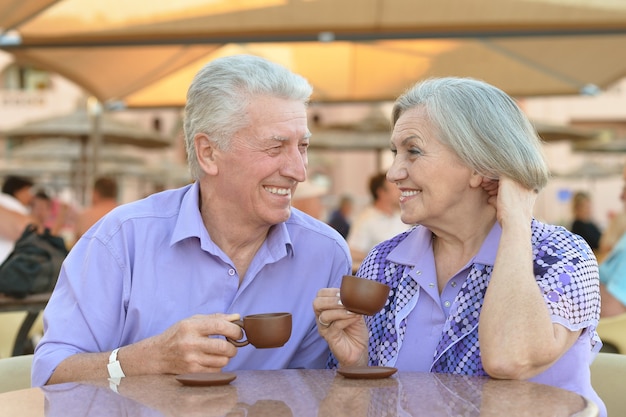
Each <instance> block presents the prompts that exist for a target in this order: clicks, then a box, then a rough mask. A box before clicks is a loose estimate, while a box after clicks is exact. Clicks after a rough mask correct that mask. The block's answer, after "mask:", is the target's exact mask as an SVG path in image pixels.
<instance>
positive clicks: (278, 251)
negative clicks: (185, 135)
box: [170, 181, 293, 259]
mask: <svg viewBox="0 0 626 417" xmlns="http://www.w3.org/2000/svg"><path fill="white" fill-rule="evenodd" d="M187 187H188V189H187V191H186V192H185V193H184V195H183V198H182V200H181V203H180V212H179V215H178V219H177V220H176V226H175V227H174V231H173V233H172V238H171V240H170V245H174V244H175V243H177V242H180V241H182V240H184V239H187V238H191V237H197V238H198V239H200V246H201V247H202V249H204V250H208V251H211V252H212V250H211V248H214V247H215V243H213V240H211V237H210V236H209V234H208V232H207V230H206V227H205V226H204V222H203V221H202V215H201V213H200V186H199V184H198V182H197V181H196V182H194V183H193V184H191V185H189V186H187ZM264 246H266V247H267V250H268V251H269V252H270V253H271V254H272V255H273V257H274V258H275V259H280V258H281V257H283V256H285V255H286V253H289V254H291V255H293V244H292V242H291V237H290V235H289V230H288V228H287V225H286V223H285V222H282V223H279V224H276V225H274V226H272V227H271V228H270V231H269V234H268V236H267V239H266V241H265V243H264Z"/></svg>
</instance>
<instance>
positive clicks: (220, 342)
mask: <svg viewBox="0 0 626 417" xmlns="http://www.w3.org/2000/svg"><path fill="white" fill-rule="evenodd" d="M311 91H312V88H311V86H310V85H309V83H308V82H307V81H306V80H305V79H304V78H302V77H301V76H299V75H296V74H293V73H291V72H290V71H288V70H287V69H286V68H284V67H282V66H280V65H277V64H274V63H272V62H269V61H267V60H265V59H262V58H259V57H254V56H247V55H236V56H228V57H224V58H219V59H215V60H213V61H211V62H210V63H209V64H208V65H206V66H205V67H204V68H202V69H201V70H200V72H199V73H198V74H197V75H196V76H195V78H194V80H193V81H192V84H191V86H190V88H189V91H188V93H187V104H186V107H185V115H184V120H185V122H184V131H185V145H186V148H187V156H188V161H189V164H190V171H191V173H192V175H193V177H194V178H195V182H193V183H192V184H190V185H187V186H185V187H182V188H179V189H174V190H166V191H163V192H159V193H155V194H152V195H150V196H148V197H146V198H144V199H142V200H138V201H135V202H132V203H129V204H125V205H121V206H119V207H117V208H115V209H114V210H112V211H111V212H110V213H109V214H107V215H105V216H104V217H103V218H102V220H101V221H100V222H98V223H97V224H96V225H94V227H92V228H91V229H89V230H88V231H87V232H86V233H85V234H84V235H83V236H82V238H81V239H80V240H79V241H78V242H77V243H76V245H75V246H74V247H73V248H72V250H71V252H70V254H69V255H68V257H67V259H66V261H65V263H64V265H63V269H62V271H61V274H60V276H59V281H58V283H57V286H56V288H55V290H54V292H53V294H52V297H51V298H50V301H49V303H48V305H47V307H46V309H45V312H44V322H45V331H44V336H43V338H42V340H41V342H40V343H39V344H38V345H37V348H36V350H35V357H34V361H33V372H32V383H33V385H34V386H40V385H44V384H54V383H59V382H67V381H76V380H84V379H93V378H105V377H107V376H108V377H110V378H111V380H112V381H117V378H119V377H122V376H124V375H145V374H185V373H195V372H219V371H220V370H222V369H223V370H225V371H228V370H237V369H282V368H321V367H323V366H324V364H325V362H326V358H327V357H328V354H329V350H328V345H327V344H326V342H325V341H324V340H323V339H322V338H321V336H320V335H319V334H318V332H317V328H316V325H315V319H316V317H315V315H314V314H313V311H312V310H311V303H312V302H313V299H314V298H315V294H316V292H317V290H318V289H319V288H324V287H329V286H331V287H336V286H337V285H338V284H339V282H340V280H341V277H342V276H343V275H344V274H347V273H349V272H350V267H351V259H350V253H349V250H348V247H347V244H346V242H345V240H344V239H342V238H341V236H340V235H339V234H338V233H337V232H336V231H335V230H333V229H332V228H331V227H330V226H328V225H326V224H325V223H323V222H321V221H319V220H316V219H313V218H311V217H310V216H307V215H305V214H303V213H302V212H301V211H299V210H297V209H292V207H291V200H292V195H293V194H294V192H296V189H297V187H298V184H299V183H302V182H304V181H305V180H306V178H307V176H306V169H307V164H308V157H307V149H308V146H309V138H310V136H311V133H310V132H309V129H308V127H307V103H308V100H309V97H310V95H311ZM267 312H289V313H291V314H292V315H293V329H292V334H291V338H290V339H289V341H288V342H287V343H286V344H285V345H284V346H283V347H280V348H276V349H256V348H254V347H253V346H252V345H248V346H245V347H241V348H236V347H235V346H234V345H233V344H231V343H229V342H228V341H227V340H226V339H225V337H228V338H232V339H239V338H240V337H241V336H242V331H241V329H240V327H239V326H237V325H236V324H235V323H232V321H234V320H237V319H239V318H240V317H243V316H245V315H248V314H255V313H267ZM108 364H109V365H108Z"/></svg>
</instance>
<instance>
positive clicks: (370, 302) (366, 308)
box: [339, 275, 390, 316]
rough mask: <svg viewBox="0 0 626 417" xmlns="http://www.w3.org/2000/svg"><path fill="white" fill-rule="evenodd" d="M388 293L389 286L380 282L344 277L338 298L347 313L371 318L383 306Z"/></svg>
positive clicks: (351, 276)
mask: <svg viewBox="0 0 626 417" xmlns="http://www.w3.org/2000/svg"><path fill="white" fill-rule="evenodd" d="M389 291H390V288H389V285H387V284H383V283H382V282H378V281H374V280H371V279H367V278H361V277H355V276H353V275H344V277H343V279H342V280H341V288H340V289H339V298H340V299H341V304H343V306H344V307H345V308H347V309H348V310H349V311H352V312H353V313H357V314H364V315H366V316H373V315H374V314H376V313H378V312H379V311H380V310H381V309H382V308H383V307H384V306H385V303H386V302H387V298H389Z"/></svg>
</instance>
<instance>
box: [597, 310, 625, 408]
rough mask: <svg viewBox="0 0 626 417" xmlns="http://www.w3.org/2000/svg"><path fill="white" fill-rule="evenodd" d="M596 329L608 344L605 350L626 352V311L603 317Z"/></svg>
mask: <svg viewBox="0 0 626 417" xmlns="http://www.w3.org/2000/svg"><path fill="white" fill-rule="evenodd" d="M596 330H597V332H598V335H599V336H600V339H602V342H603V343H604V344H605V345H606V348H603V351H607V352H610V351H613V350H616V351H617V353H622V354H626V313H625V314H620V315H619V316H613V317H604V318H601V319H600V322H599V323H598V328H597V329H596ZM611 348H614V349H611ZM625 415H626V414H625Z"/></svg>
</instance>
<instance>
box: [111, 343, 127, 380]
mask: <svg viewBox="0 0 626 417" xmlns="http://www.w3.org/2000/svg"><path fill="white" fill-rule="evenodd" d="M118 350H120V348H117V349H115V350H113V352H111V355H110V356H109V363H108V365H107V369H108V371H109V378H124V377H125V376H126V375H124V371H122V366H121V365H120V361H118V360H117V351H118Z"/></svg>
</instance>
